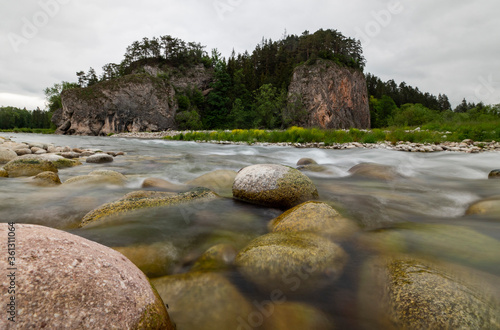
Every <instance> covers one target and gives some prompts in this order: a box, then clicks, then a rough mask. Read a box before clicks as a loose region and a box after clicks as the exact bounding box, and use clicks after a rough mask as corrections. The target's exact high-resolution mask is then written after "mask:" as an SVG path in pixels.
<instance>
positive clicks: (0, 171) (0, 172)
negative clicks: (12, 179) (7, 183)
mask: <svg viewBox="0 0 500 330" xmlns="http://www.w3.org/2000/svg"><path fill="white" fill-rule="evenodd" d="M8 177H9V173H8V172H7V171H6V170H4V169H3V168H0V178H8Z"/></svg>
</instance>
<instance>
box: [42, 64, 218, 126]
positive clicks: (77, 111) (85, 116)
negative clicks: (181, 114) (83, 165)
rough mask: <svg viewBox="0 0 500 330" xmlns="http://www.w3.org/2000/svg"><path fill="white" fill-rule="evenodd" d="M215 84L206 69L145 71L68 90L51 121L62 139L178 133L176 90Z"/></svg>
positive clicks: (64, 93)
mask: <svg viewBox="0 0 500 330" xmlns="http://www.w3.org/2000/svg"><path fill="white" fill-rule="evenodd" d="M162 75H163V76H162ZM158 76H162V78H158ZM211 79H212V75H211V73H210V71H208V70H205V69H204V67H203V65H201V67H200V66H196V67H193V68H191V69H189V70H187V71H186V72H183V73H181V72H179V71H178V70H172V71H170V72H164V71H161V70H159V69H158V68H155V67H144V68H143V70H142V72H141V73H133V74H130V75H126V76H123V77H120V78H116V79H113V80H109V81H104V82H100V83H97V84H95V85H92V86H90V87H87V88H76V89H70V90H66V91H64V92H63V93H62V95H61V100H62V105H63V107H62V109H60V110H58V111H56V112H55V113H54V115H53V117H52V122H54V124H55V125H56V126H57V131H56V133H57V134H69V135H107V134H109V133H119V132H140V131H150V132H155V131H162V130H167V129H175V128H176V124H175V120H174V118H175V113H176V111H177V102H176V98H175V89H176V88H177V89H182V88H192V87H196V88H199V89H201V90H203V89H204V88H207V86H208V84H209V82H210V80H211Z"/></svg>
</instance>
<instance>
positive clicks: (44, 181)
mask: <svg viewBox="0 0 500 330" xmlns="http://www.w3.org/2000/svg"><path fill="white" fill-rule="evenodd" d="M33 183H34V184H35V185H37V186H41V187H55V186H58V185H60V184H61V180H60V179H59V176H58V175H57V174H56V173H54V172H42V173H40V174H38V175H36V176H35V177H34V178H33Z"/></svg>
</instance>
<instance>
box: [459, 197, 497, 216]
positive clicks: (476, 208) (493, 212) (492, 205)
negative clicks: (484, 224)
mask: <svg viewBox="0 0 500 330" xmlns="http://www.w3.org/2000/svg"><path fill="white" fill-rule="evenodd" d="M465 214H466V215H474V214H476V215H484V216H492V217H498V215H500V196H493V197H490V198H485V199H482V200H480V201H477V202H475V203H473V204H472V205H470V206H469V208H468V209H467V210H466V211H465Z"/></svg>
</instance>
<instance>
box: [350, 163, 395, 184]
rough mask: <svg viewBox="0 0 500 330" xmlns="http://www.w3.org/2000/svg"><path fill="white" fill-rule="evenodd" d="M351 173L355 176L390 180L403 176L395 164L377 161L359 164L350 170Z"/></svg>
mask: <svg viewBox="0 0 500 330" xmlns="http://www.w3.org/2000/svg"><path fill="white" fill-rule="evenodd" d="M349 173H351V175H352V176H354V177H361V178H367V179H376V180H388V181H391V180H394V179H398V178H401V177H402V176H401V174H399V173H398V171H397V170H396V168H395V167H394V166H389V165H381V164H375V163H362V164H358V165H356V166H353V167H352V168H351V169H350V170H349Z"/></svg>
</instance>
